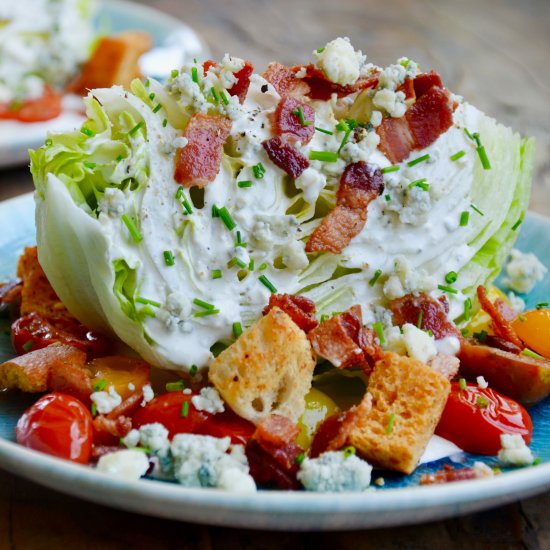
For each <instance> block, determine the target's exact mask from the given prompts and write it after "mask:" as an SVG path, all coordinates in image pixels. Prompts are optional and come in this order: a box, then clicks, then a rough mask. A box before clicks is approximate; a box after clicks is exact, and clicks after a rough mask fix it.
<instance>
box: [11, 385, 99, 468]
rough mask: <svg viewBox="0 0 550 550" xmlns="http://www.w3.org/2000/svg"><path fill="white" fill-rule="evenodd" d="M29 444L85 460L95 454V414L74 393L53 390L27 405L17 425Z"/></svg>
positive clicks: (20, 438) (18, 434)
mask: <svg viewBox="0 0 550 550" xmlns="http://www.w3.org/2000/svg"><path fill="white" fill-rule="evenodd" d="M15 433H16V437H17V442H18V443H19V444H21V445H24V446H25V447H29V448H30V449H34V450H36V451H40V452H43V453H47V454H50V455H54V456H57V457H60V458H65V459H67V460H73V461H74V462H79V463H81V464H88V462H89V461H90V456H91V454H92V443H93V430H92V415H91V414H90V412H89V411H88V409H87V408H86V407H85V406H84V405H83V404H82V403H81V402H80V401H79V400H78V399H75V398H74V397H71V396H70V395H65V394H63V393H50V394H48V395H45V396H44V397H42V398H40V399H39V400H38V401H37V402H36V403H35V404H34V405H32V406H31V407H30V408H29V409H27V410H26V411H25V412H24V413H23V416H21V418H20V419H19V421H18V422H17V427H16V428H15Z"/></svg>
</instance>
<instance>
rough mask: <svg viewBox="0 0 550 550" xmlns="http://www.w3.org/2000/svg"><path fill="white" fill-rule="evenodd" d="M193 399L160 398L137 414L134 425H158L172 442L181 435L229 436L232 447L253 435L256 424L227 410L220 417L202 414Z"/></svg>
mask: <svg viewBox="0 0 550 550" xmlns="http://www.w3.org/2000/svg"><path fill="white" fill-rule="evenodd" d="M192 397H193V394H185V393H182V392H180V391H174V392H168V393H164V394H162V395H159V396H158V397H155V399H153V400H152V401H150V402H149V403H147V405H146V406H145V407H141V408H140V409H138V410H137V411H136V413H135V414H134V415H133V417H132V425H133V427H134V428H139V427H140V426H143V425H144V424H152V423H153V422H159V423H160V424H162V425H163V426H164V427H165V428H166V429H167V430H168V432H169V437H170V439H171V438H172V437H174V435H175V434H178V433H194V434H201V435H211V436H214V437H225V436H230V437H231V441H232V442H233V443H237V444H242V445H244V444H246V442H247V441H248V440H249V439H250V437H251V436H252V434H253V433H254V430H255V427H254V424H252V423H250V422H248V421H247V420H245V419H244V418H241V417H240V416H237V415H236V414H235V413H234V412H233V411H231V410H229V409H227V407H226V410H225V411H224V412H223V413H218V414H210V413H208V412H206V411H199V410H197V409H196V408H195V406H194V405H193V403H192V402H191V398H192ZM184 403H187V405H184ZM184 414H186V416H183V415H184Z"/></svg>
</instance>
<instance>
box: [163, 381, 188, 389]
mask: <svg viewBox="0 0 550 550" xmlns="http://www.w3.org/2000/svg"><path fill="white" fill-rule="evenodd" d="M184 389H185V381H184V380H178V381H177V382H167V383H166V391H183V390H184Z"/></svg>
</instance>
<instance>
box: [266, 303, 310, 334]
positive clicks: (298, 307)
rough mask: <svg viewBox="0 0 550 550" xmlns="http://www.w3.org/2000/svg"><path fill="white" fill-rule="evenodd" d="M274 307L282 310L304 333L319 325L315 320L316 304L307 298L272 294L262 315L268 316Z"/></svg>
mask: <svg viewBox="0 0 550 550" xmlns="http://www.w3.org/2000/svg"><path fill="white" fill-rule="evenodd" d="M274 307H278V308H279V309H282V310H283V311H284V312H285V313H286V314H287V315H289V316H290V318H291V319H292V320H293V321H294V322H295V323H296V324H297V325H298V326H299V327H300V328H301V329H302V330H303V331H304V332H309V331H310V330H312V329H314V328H315V327H316V326H317V325H318V324H319V321H317V319H316V318H315V302H313V300H310V299H309V298H306V297H305V296H298V295H296V294H272V295H271V296H270V297H269V304H268V305H267V306H266V307H265V308H264V310H263V312H262V313H263V314H264V315H267V314H268V313H269V312H270V311H271V309H273V308H274Z"/></svg>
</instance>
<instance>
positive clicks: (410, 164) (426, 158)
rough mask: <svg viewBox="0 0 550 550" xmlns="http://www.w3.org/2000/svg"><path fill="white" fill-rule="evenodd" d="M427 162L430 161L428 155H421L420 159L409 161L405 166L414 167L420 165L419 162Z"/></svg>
mask: <svg viewBox="0 0 550 550" xmlns="http://www.w3.org/2000/svg"><path fill="white" fill-rule="evenodd" d="M427 160H430V155H429V154H428V153H427V154H425V155H422V156H421V157H418V158H415V159H413V160H410V161H409V162H407V166H416V165H417V164H420V163H421V162H425V161H427Z"/></svg>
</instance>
